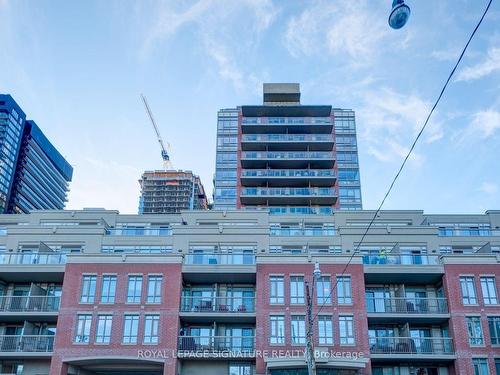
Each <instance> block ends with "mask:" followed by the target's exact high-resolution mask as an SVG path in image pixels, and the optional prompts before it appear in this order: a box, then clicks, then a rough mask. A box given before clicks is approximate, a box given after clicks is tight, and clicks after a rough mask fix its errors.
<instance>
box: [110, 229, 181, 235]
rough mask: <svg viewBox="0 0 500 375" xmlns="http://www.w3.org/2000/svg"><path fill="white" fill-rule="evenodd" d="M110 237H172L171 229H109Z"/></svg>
mask: <svg viewBox="0 0 500 375" xmlns="http://www.w3.org/2000/svg"><path fill="white" fill-rule="evenodd" d="M106 235H108V236H171V235H172V229H171V228H109V229H106Z"/></svg>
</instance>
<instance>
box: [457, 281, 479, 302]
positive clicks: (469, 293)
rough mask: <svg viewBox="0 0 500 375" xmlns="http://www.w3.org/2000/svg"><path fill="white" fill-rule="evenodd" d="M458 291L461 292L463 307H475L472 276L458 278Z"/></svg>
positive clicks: (474, 288)
mask: <svg viewBox="0 0 500 375" xmlns="http://www.w3.org/2000/svg"><path fill="white" fill-rule="evenodd" d="M460 289H461V290H462V303H463V304H464V305H476V304H477V298H476V287H475V286H474V277H473V276H462V277H460Z"/></svg>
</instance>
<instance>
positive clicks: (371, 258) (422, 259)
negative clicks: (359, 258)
mask: <svg viewBox="0 0 500 375" xmlns="http://www.w3.org/2000/svg"><path fill="white" fill-rule="evenodd" d="M363 264H366V265H438V264H440V263H439V255H427V254H397V255H384V254H374V255H363Z"/></svg>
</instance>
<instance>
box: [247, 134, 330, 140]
mask: <svg viewBox="0 0 500 375" xmlns="http://www.w3.org/2000/svg"><path fill="white" fill-rule="evenodd" d="M241 140H242V142H333V136H332V135H331V134H243V135H242V137H241Z"/></svg>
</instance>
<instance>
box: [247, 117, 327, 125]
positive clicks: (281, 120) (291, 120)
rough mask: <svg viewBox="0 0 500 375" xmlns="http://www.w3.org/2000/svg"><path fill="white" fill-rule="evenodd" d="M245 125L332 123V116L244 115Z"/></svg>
mask: <svg viewBox="0 0 500 375" xmlns="http://www.w3.org/2000/svg"><path fill="white" fill-rule="evenodd" d="M241 123H242V124H244V125H332V124H333V121H332V119H331V118H330V117H243V118H242V120H241Z"/></svg>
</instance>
